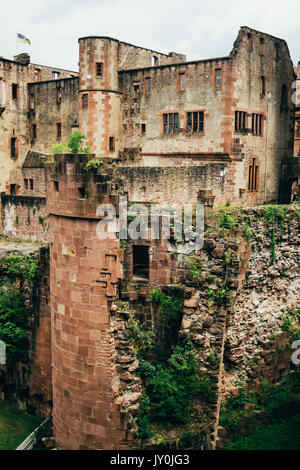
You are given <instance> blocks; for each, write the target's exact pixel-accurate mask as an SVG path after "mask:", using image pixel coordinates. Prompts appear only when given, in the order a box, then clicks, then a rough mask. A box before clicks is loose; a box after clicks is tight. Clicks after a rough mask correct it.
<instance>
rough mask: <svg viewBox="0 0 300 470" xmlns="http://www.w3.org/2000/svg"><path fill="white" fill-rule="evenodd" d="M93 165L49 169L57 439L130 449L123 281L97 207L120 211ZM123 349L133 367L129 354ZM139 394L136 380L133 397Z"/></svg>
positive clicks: (72, 159) (60, 159)
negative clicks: (120, 300)
mask: <svg viewBox="0 0 300 470" xmlns="http://www.w3.org/2000/svg"><path fill="white" fill-rule="evenodd" d="M88 159H89V157H88V156H87V155H56V156H55V161H54V163H48V164H46V172H47V204H48V210H49V214H50V233H51V242H50V279H51V286H50V288H51V324H52V325H51V329H52V376H53V377H52V381H53V425H54V434H55V439H56V445H57V447H58V448H59V449H68V450H76V449H77V450H78V449H105V450H112V449H129V448H131V447H132V446H133V443H134V436H133V434H132V433H131V432H129V431H128V427H129V426H128V418H129V415H128V413H127V412H126V411H122V409H121V405H122V403H123V404H124V397H125V395H126V399H128V397H129V395H130V393H129V394H128V393H126V385H124V383H122V380H121V379H120V377H119V375H118V372H119V371H120V368H118V364H117V360H118V357H120V350H119V349H118V347H117V344H116V343H117V340H116V338H115V335H114V331H115V327H114V325H115V324H116V322H117V323H118V321H117V317H118V312H116V310H117V292H118V289H117V287H118V283H119V280H120V279H121V278H122V265H121V263H120V249H119V240H117V239H116V240H100V239H99V238H98V237H97V224H98V223H99V219H100V217H97V215H96V212H97V206H98V204H99V203H102V202H105V203H109V202H110V203H112V204H114V206H116V203H117V201H118V197H117V196H116V195H113V194H111V185H110V184H109V183H107V182H103V180H104V179H105V178H104V177H103V175H99V174H97V172H94V173H89V172H87V171H86V169H85V165H86V163H87V161H88ZM107 172H109V171H108V170H107ZM107 178H109V176H107V175H106V179H107ZM95 183H98V184H95ZM120 328H122V321H120V318H119V323H118V328H117V329H118V331H119V330H120ZM122 347H124V348H125V350H124V349H123V350H122V352H121V354H122V353H123V354H125V357H127V359H126V361H127V363H128V354H129V356H130V351H129V350H128V349H126V347H127V346H126V344H123V346H122ZM129 359H130V358H129ZM126 361H125V362H126ZM132 361H134V358H132ZM129 362H130V361H129ZM138 390H139V379H136V382H135V389H134V390H133V391H135V392H138ZM131 392H132V390H131ZM138 396H139V393H135V394H134V393H133V394H131V397H133V399H136V400H137V398H138ZM129 398H130V397H129Z"/></svg>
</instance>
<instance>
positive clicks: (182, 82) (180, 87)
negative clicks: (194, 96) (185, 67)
mask: <svg viewBox="0 0 300 470" xmlns="http://www.w3.org/2000/svg"><path fill="white" fill-rule="evenodd" d="M178 91H185V73H184V72H181V73H179V75H178Z"/></svg>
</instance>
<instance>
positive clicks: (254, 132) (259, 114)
mask: <svg viewBox="0 0 300 470" xmlns="http://www.w3.org/2000/svg"><path fill="white" fill-rule="evenodd" d="M255 116H256V117H255ZM257 117H260V122H258V123H257ZM264 118H265V116H264V113H262V112H255V111H254V112H253V113H252V114H251V131H252V135H254V136H255V137H263V133H264V125H263V124H264ZM254 120H256V122H254ZM257 124H258V128H259V129H258V130H259V131H260V132H257Z"/></svg>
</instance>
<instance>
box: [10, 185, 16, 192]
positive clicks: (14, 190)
mask: <svg viewBox="0 0 300 470" xmlns="http://www.w3.org/2000/svg"><path fill="white" fill-rule="evenodd" d="M10 194H12V195H15V194H16V185H15V184H11V185H10Z"/></svg>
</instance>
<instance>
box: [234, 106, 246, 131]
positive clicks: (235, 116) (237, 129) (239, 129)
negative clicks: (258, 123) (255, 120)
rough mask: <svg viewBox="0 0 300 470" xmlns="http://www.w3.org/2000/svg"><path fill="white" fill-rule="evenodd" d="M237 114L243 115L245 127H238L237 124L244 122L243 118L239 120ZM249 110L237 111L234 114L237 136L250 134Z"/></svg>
mask: <svg viewBox="0 0 300 470" xmlns="http://www.w3.org/2000/svg"><path fill="white" fill-rule="evenodd" d="M237 113H242V114H243V115H244V119H243V120H242V121H244V127H237V122H242V121H241V118H238V119H237ZM248 118H249V113H248V110H245V109H236V110H235V113H234V132H235V134H248Z"/></svg>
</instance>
